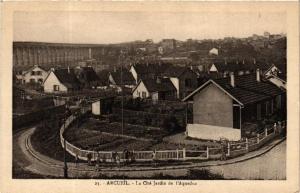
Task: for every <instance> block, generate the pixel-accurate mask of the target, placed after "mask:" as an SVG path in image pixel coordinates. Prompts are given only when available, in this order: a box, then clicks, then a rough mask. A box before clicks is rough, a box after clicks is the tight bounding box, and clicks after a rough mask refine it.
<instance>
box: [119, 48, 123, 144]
mask: <svg viewBox="0 0 300 193" xmlns="http://www.w3.org/2000/svg"><path fill="white" fill-rule="evenodd" d="M122 54H123V52H122V50H121V53H120V56H119V65H121V116H122V122H121V128H122V135H123V132H124V96H123V64H122V62H121V57H122ZM123 143H124V139H123V137H122V145H123Z"/></svg>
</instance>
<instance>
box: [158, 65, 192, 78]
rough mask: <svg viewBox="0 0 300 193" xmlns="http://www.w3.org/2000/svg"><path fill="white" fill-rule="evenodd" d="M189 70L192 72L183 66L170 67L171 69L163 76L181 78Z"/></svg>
mask: <svg viewBox="0 0 300 193" xmlns="http://www.w3.org/2000/svg"><path fill="white" fill-rule="evenodd" d="M187 70H190V69H189V68H188V67H183V66H170V67H169V68H167V69H166V70H165V72H164V73H163V74H164V75H165V76H167V77H180V76H181V75H182V74H183V73H184V72H185V71H187ZM191 71H192V70H191ZM192 72H193V71H192ZM193 73H194V72H193ZM195 75H196V74H195Z"/></svg>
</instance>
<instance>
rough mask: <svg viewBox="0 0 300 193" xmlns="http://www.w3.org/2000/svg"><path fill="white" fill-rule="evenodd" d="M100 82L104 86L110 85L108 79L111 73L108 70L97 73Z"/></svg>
mask: <svg viewBox="0 0 300 193" xmlns="http://www.w3.org/2000/svg"><path fill="white" fill-rule="evenodd" d="M97 75H98V78H99V82H100V83H101V84H102V85H108V77H109V71H108V70H101V71H99V72H98V73H97Z"/></svg>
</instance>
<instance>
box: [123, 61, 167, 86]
mask: <svg viewBox="0 0 300 193" xmlns="http://www.w3.org/2000/svg"><path fill="white" fill-rule="evenodd" d="M170 66H171V64H169V63H163V62H157V63H149V62H146V63H138V64H133V65H131V66H130V70H129V71H130V72H131V74H132V76H133V78H134V79H135V81H136V83H138V81H139V80H140V79H141V78H143V79H155V78H156V77H161V76H163V73H164V72H165V70H166V69H167V68H168V67H170Z"/></svg>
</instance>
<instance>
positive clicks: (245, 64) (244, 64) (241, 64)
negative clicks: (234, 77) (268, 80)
mask: <svg viewBox="0 0 300 193" xmlns="http://www.w3.org/2000/svg"><path fill="white" fill-rule="evenodd" d="M213 64H214V65H215V66H216V68H217V70H218V71H219V72H224V71H229V72H237V71H240V70H242V71H245V70H249V71H253V70H256V69H260V70H267V69H268V68H269V67H270V66H271V64H268V63H261V62H256V63H255V64H254V63H253V62H249V61H229V62H225V61H216V62H214V63H213Z"/></svg>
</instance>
